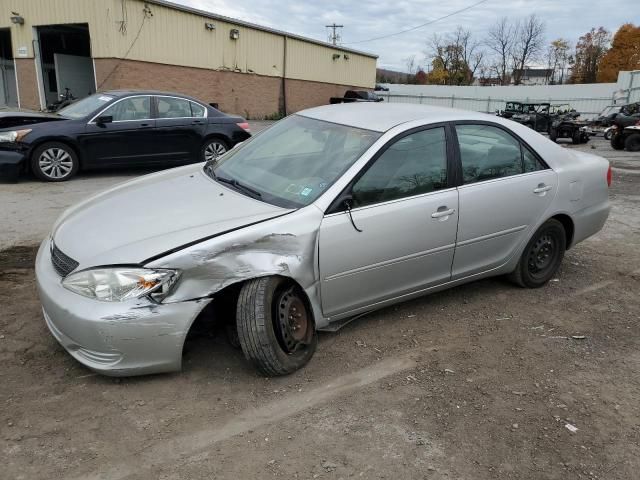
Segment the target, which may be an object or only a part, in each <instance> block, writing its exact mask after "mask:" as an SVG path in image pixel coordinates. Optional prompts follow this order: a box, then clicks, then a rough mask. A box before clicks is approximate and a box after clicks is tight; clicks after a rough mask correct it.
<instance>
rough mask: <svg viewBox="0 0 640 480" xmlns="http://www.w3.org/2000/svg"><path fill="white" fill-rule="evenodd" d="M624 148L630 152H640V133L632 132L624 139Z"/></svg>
mask: <svg viewBox="0 0 640 480" xmlns="http://www.w3.org/2000/svg"><path fill="white" fill-rule="evenodd" d="M624 148H626V149H627V150H628V151H629V152H640V133H632V134H631V135H629V136H628V137H627V139H626V140H625V141H624Z"/></svg>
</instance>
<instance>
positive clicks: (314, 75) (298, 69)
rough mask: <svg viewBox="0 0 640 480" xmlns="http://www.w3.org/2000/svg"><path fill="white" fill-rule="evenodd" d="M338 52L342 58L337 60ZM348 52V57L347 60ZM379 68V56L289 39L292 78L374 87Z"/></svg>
mask: <svg viewBox="0 0 640 480" xmlns="http://www.w3.org/2000/svg"><path fill="white" fill-rule="evenodd" d="M334 54H337V55H340V57H339V58H337V59H336V60H334V59H333V55H334ZM345 54H346V55H347V57H348V59H345V57H344V56H345ZM375 71H376V59H375V58H371V57H366V56H364V55H357V54H355V53H350V52H344V51H342V50H340V48H329V47H323V46H321V45H316V44H313V43H307V42H303V41H301V40H297V39H293V38H288V39H287V77H288V78H295V79H298V80H313V81H316V82H326V83H338V84H341V85H353V86H359V87H366V88H373V87H374V86H375Z"/></svg>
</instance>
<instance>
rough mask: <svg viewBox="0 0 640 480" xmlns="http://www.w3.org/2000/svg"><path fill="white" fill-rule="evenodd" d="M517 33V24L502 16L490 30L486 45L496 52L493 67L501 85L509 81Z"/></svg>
mask: <svg viewBox="0 0 640 480" xmlns="http://www.w3.org/2000/svg"><path fill="white" fill-rule="evenodd" d="M516 34H517V28H516V26H514V25H512V24H511V23H509V20H508V19H507V17H502V18H501V19H500V20H498V21H497V22H496V23H495V24H494V25H493V27H491V29H490V30H489V36H488V38H487V41H486V45H487V47H489V49H490V50H492V51H493V52H494V54H495V56H494V61H493V63H492V65H491V69H492V70H493V71H495V73H496V76H497V77H498V79H499V80H500V84H501V85H505V84H507V83H509V75H508V73H507V72H508V71H509V68H510V66H511V61H512V58H513V48H514V44H515V41H516Z"/></svg>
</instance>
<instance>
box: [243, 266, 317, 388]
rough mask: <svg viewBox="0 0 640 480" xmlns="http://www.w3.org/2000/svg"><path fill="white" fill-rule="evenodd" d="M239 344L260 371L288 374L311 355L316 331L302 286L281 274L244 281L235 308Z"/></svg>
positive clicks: (315, 340)
mask: <svg viewBox="0 0 640 480" xmlns="http://www.w3.org/2000/svg"><path fill="white" fill-rule="evenodd" d="M236 322H237V325H238V337H239V339H240V346H241V347H242V351H243V353H244V355H245V357H246V358H247V360H249V361H250V362H251V363H252V364H253V365H254V366H255V367H256V368H257V369H258V371H260V373H262V374H264V375H267V376H279V375H287V374H289V373H292V372H295V371H296V370H298V369H300V368H302V367H303V366H304V365H306V364H307V363H308V362H309V360H310V359H311V357H312V356H313V354H314V352H315V350H316V347H317V344H318V335H317V332H316V328H315V322H314V320H313V314H312V312H311V307H310V306H309V305H308V302H307V299H306V296H305V295H304V293H303V292H302V290H301V289H300V288H299V287H298V286H297V285H295V284H294V283H292V282H291V281H290V280H288V279H285V278H282V277H263V278H257V279H254V280H249V281H248V282H246V283H245V284H244V285H243V286H242V289H241V290H240V295H239V297H238V305H237V310H236Z"/></svg>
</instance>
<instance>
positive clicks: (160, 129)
mask: <svg viewBox="0 0 640 480" xmlns="http://www.w3.org/2000/svg"><path fill="white" fill-rule="evenodd" d="M250 136H251V133H250V131H249V124H248V123H247V122H246V120H245V119H244V118H242V117H235V116H231V115H227V114H224V113H222V112H220V111H219V110H217V109H215V108H213V107H212V106H210V105H207V104H205V103H203V102H200V101H199V100H196V99H195V98H191V97H188V96H185V95H176V94H173V93H164V92H152V91H144V92H141V91H109V92H103V93H97V94H95V95H91V96H89V97H86V98H84V99H82V100H80V101H78V102H75V103H73V104H71V105H69V106H68V107H66V108H63V109H62V110H60V111H58V112H56V113H55V114H46V113H28V112H2V113H0V176H4V177H9V178H10V179H15V178H17V176H18V175H19V174H20V173H23V172H27V171H31V172H33V174H34V175H35V176H36V177H38V178H40V179H41V180H45V181H50V182H60V181H64V180H68V179H69V178H71V177H72V176H73V175H74V174H75V173H76V172H78V170H80V169H83V170H84V169H93V168H104V167H129V166H153V165H162V166H172V165H183V164H186V163H194V162H200V161H205V160H211V159H213V158H215V157H217V156H218V155H221V154H222V153H224V152H226V151H227V150H229V149H230V148H232V147H233V146H234V145H235V144H237V143H239V142H242V141H244V140H246V139H247V138H249V137H250Z"/></svg>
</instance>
